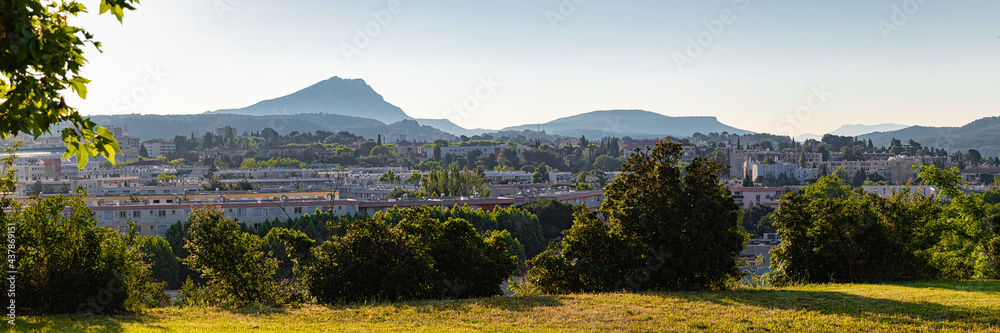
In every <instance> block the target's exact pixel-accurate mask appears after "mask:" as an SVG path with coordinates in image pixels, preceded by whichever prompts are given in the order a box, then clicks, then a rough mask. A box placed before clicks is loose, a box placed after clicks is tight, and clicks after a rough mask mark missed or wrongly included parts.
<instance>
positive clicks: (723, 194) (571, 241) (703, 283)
mask: <svg viewBox="0 0 1000 333" xmlns="http://www.w3.org/2000/svg"><path fill="white" fill-rule="evenodd" d="M680 157H681V147H680V145H678V144H674V143H668V142H665V141H659V142H657V143H656V146H655V147H653V148H646V149H645V150H643V151H637V153H636V154H633V155H632V156H630V157H629V159H628V163H626V164H625V165H623V166H622V167H621V170H622V171H623V173H622V175H621V176H619V177H618V178H617V179H615V180H614V182H612V183H611V184H610V185H609V186H608V187H607V191H606V193H605V197H606V199H605V201H604V203H603V204H602V205H601V208H600V211H601V212H602V213H603V214H604V215H605V216H606V217H607V220H606V223H607V226H606V227H604V226H601V224H602V223H604V222H605V221H600V220H599V219H597V217H596V215H590V214H577V215H576V217H577V219H576V220H575V221H574V228H571V229H570V230H569V232H567V234H566V236H565V238H564V239H563V240H562V241H560V242H558V243H555V244H550V245H549V250H546V252H545V253H543V254H542V255H541V256H542V257H543V258H536V259H535V260H533V261H532V267H531V270H530V271H529V276H528V280H529V281H533V282H534V283H538V284H539V286H538V287H539V288H541V289H543V290H548V291H550V292H579V291H610V290H621V289H629V290H638V289H680V290H691V289H721V288H724V287H726V285H727V283H728V282H729V281H731V280H733V279H735V278H737V277H739V276H740V275H741V274H740V272H739V270H737V269H736V259H737V257H738V255H739V253H740V251H741V250H742V249H743V247H744V246H745V245H746V240H747V235H746V234H744V233H743V232H741V231H740V225H739V220H738V218H739V213H738V212H739V208H738V207H737V206H736V204H735V203H734V202H733V198H732V196H731V195H730V194H729V191H728V190H727V189H726V188H725V187H724V186H723V185H722V183H721V180H720V175H722V174H725V173H726V172H727V171H726V168H725V167H722V166H719V165H717V164H716V163H715V162H714V161H711V160H705V159H700V158H699V159H695V160H694V161H693V162H692V163H691V164H690V165H687V166H686V167H684V168H682V164H681V163H680ZM577 223H580V224H581V226H580V227H576V226H575V224H577Z"/></svg>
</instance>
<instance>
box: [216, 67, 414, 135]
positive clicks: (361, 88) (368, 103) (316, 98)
mask: <svg viewBox="0 0 1000 333" xmlns="http://www.w3.org/2000/svg"><path fill="white" fill-rule="evenodd" d="M207 113H213V114H214V113H229V114H242V115H251V116H265V115H291V114H302V113H327V114H336V115H342V116H352V117H361V118H371V119H375V120H378V121H381V122H383V123H386V124H391V123H395V122H398V121H400V120H407V119H412V118H410V116H407V115H406V113H405V112H403V110H402V109H400V108H399V107H396V106H395V105H392V104H389V103H388V102H386V101H385V98H383V97H382V95H379V94H378V93H377V92H375V90H374V89H372V87H371V86H369V85H368V84H367V83H365V81H364V80H361V79H350V80H346V79H342V78H339V77H336V76H334V77H332V78H330V79H327V80H324V81H320V82H319V83H316V84H314V85H312V86H309V87H307V88H305V89H302V90H299V91H297V92H295V93H292V94H291V95H287V96H283V97H278V98H275V99H269V100H265V101H261V102H259V103H256V104H254V105H251V106H248V107H245V108H240V109H224V110H217V111H211V112H207Z"/></svg>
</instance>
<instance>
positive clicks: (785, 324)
mask: <svg viewBox="0 0 1000 333" xmlns="http://www.w3.org/2000/svg"><path fill="white" fill-rule="evenodd" d="M3 327H4V328H8V329H9V328H10V327H9V325H6V324H4V325H3ZM16 330H17V331H25V332H34V331H37V332H72V331H88V332H90V331H92V332H118V331H121V332H166V331H192V332H213V333H222V332H278V331H300V332H316V331H379V332H383V331H532V332H537V331H711V332H715V331H726V332H729V331H735V332H798V331H817V332H852V331H970V332H1000V281H994V282H941V281H934V282H913V283H902V284H891V285H848V284H833V285H806V286H797V287H790V288H779V289H768V290H737V291H725V292H665V293H653V292H649V293H634V294H627V293H612V294H593V295H590V294H582V295H566V296H536V297H497V298H489V299H474V300H458V301H424V302H407V303H395V304H394V303H385V304H353V305H343V306H329V307H328V306H316V305H312V306H305V307H302V308H297V309H295V308H284V309H266V310H244V311H228V310H222V309H191V308H186V309H175V308H166V309H154V310H151V311H148V312H146V313H143V314H140V315H133V316H115V317H103V316H42V317H21V318H19V322H18V325H17V328H16Z"/></svg>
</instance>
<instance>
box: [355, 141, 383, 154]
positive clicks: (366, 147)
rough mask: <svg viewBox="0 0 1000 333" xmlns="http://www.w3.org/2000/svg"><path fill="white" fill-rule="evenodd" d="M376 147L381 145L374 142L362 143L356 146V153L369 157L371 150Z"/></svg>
mask: <svg viewBox="0 0 1000 333" xmlns="http://www.w3.org/2000/svg"><path fill="white" fill-rule="evenodd" d="M377 146H381V144H378V143H376V142H375V140H368V141H365V142H362V143H361V145H359V146H358V153H359V154H361V155H362V156H368V155H371V152H372V149H373V148H375V147H377Z"/></svg>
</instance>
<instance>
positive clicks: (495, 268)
mask: <svg viewBox="0 0 1000 333" xmlns="http://www.w3.org/2000/svg"><path fill="white" fill-rule="evenodd" d="M432 213H433V210H432V209H429V208H417V209H411V210H407V211H404V212H402V213H401V214H402V215H403V218H402V220H401V221H400V222H399V223H398V224H393V223H391V222H388V221H385V220H383V219H382V218H381V217H376V218H367V219H354V220H345V221H343V222H342V223H340V224H339V225H337V226H335V227H336V228H337V229H343V236H334V237H332V240H330V241H327V242H324V243H323V244H322V245H320V246H319V247H316V248H309V247H308V246H306V245H307V244H310V242H311V240H310V239H308V237H305V235H304V234H302V233H298V232H293V231H289V230H283V229H282V230H278V229H276V230H275V231H274V232H275V233H276V235H277V236H278V237H279V238H281V239H282V240H283V241H285V242H286V246H287V247H288V252H289V254H290V257H292V258H294V259H293V260H294V261H295V263H296V265H295V267H296V268H295V271H296V276H297V277H299V278H300V279H301V280H302V281H303V283H304V284H305V285H306V286H307V287H308V288H309V291H310V292H311V294H312V295H314V296H315V297H316V299H317V300H318V301H319V302H321V303H328V304H335V303H343V302H357V301H372V300H406V299H426V298H467V297H483V296H493V295H499V294H501V290H500V287H499V284H500V283H501V282H503V281H504V280H506V279H507V278H508V277H509V276H510V275H511V274H512V273H513V271H514V270H515V269H516V267H517V261H516V259H515V257H513V256H511V255H510V254H509V253H508V252H507V244H506V243H505V240H507V239H509V234H507V233H505V232H496V233H492V234H491V235H490V236H489V237H488V238H486V239H484V238H483V237H482V236H480V235H479V234H478V233H477V232H476V230H475V229H474V228H473V227H472V225H471V224H470V223H469V222H467V221H465V220H462V219H456V218H451V219H448V220H446V221H444V222H442V221H440V220H438V219H437V218H433V217H431V214H432ZM338 234H339V233H338Z"/></svg>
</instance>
